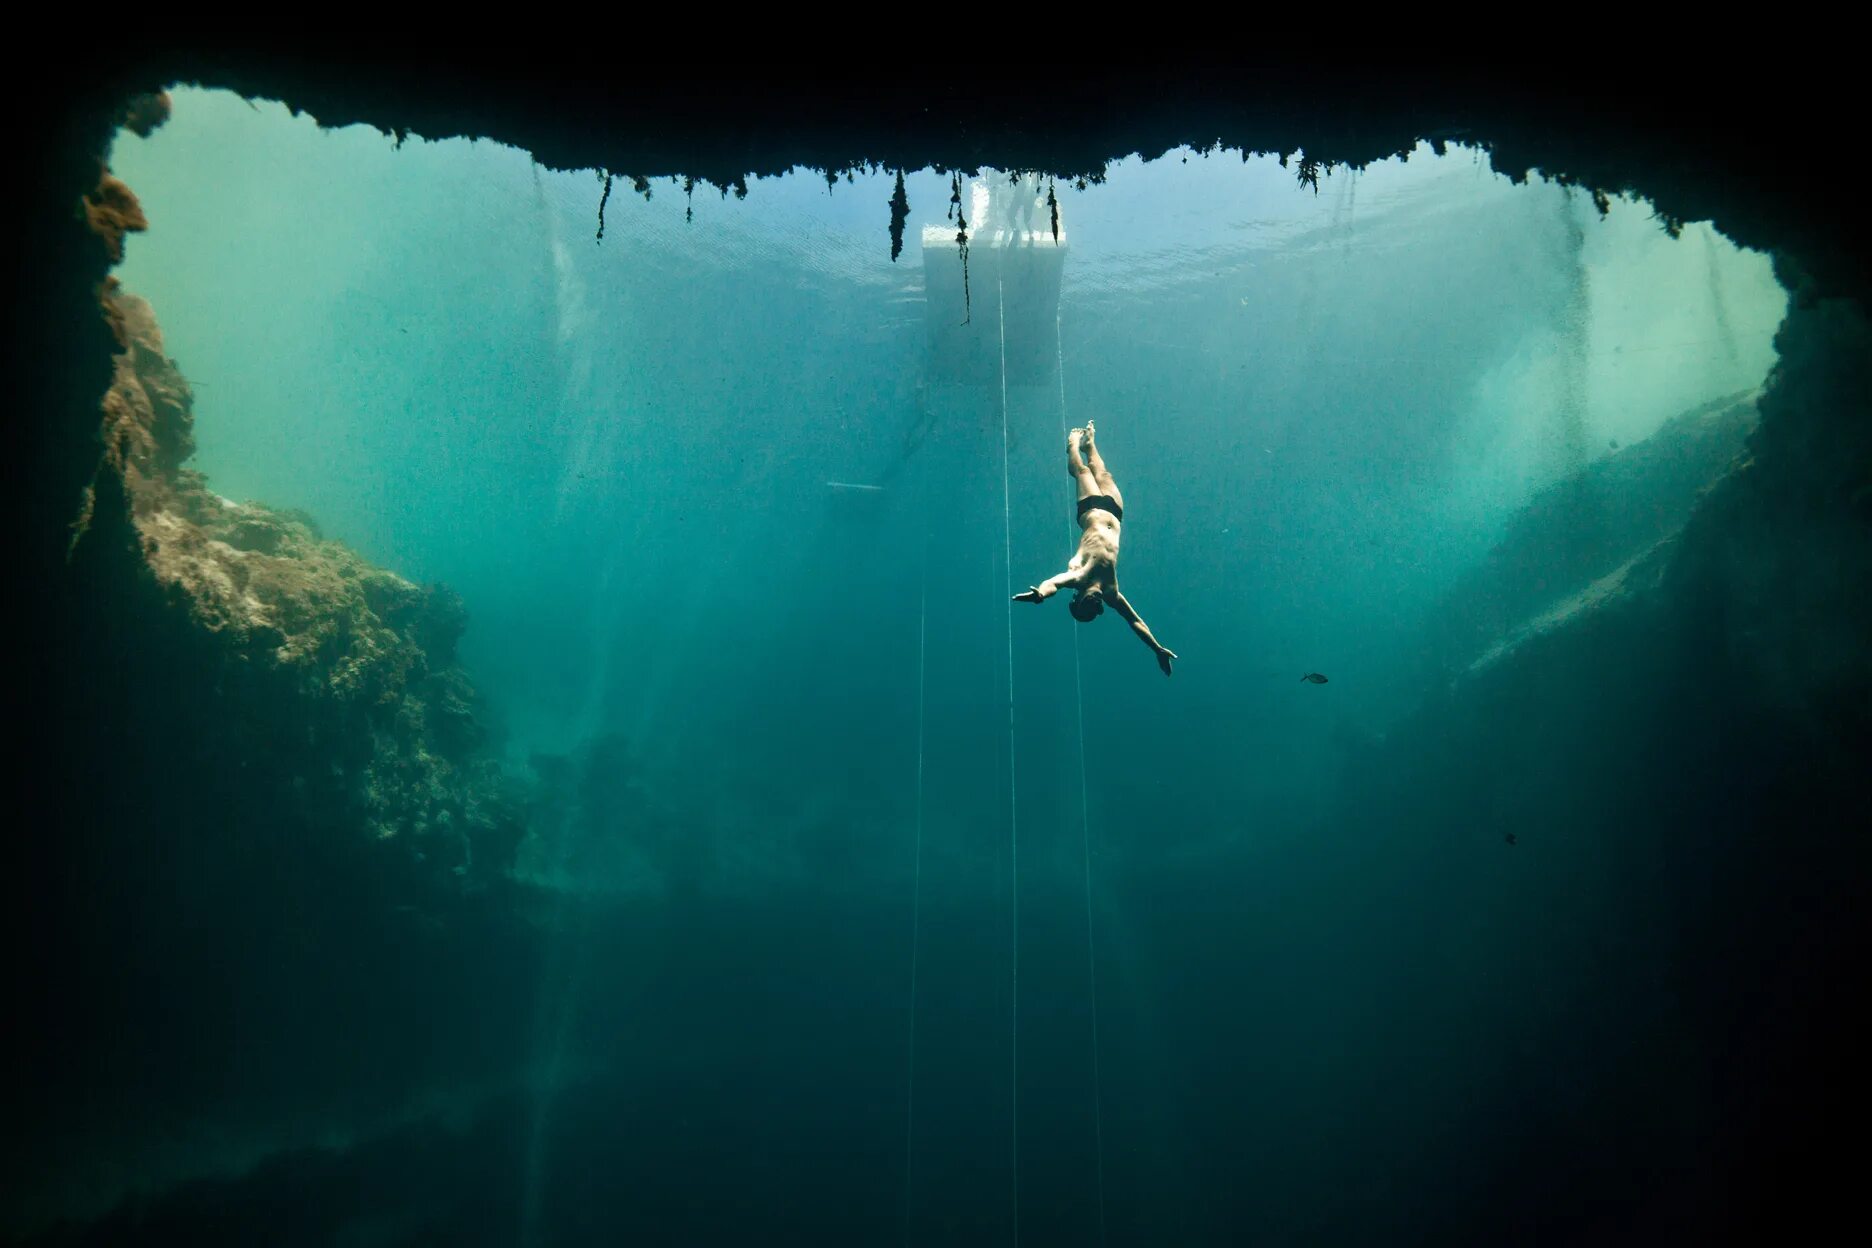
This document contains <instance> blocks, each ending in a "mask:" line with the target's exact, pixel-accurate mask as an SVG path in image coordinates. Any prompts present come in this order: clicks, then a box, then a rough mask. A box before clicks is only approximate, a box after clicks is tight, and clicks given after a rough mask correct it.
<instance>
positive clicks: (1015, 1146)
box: [995, 265, 1020, 1248]
mask: <svg viewBox="0 0 1872 1248" xmlns="http://www.w3.org/2000/svg"><path fill="white" fill-rule="evenodd" d="M995 305H996V317H995V319H996V321H997V322H998V324H999V328H1000V336H1001V543H1002V559H1003V565H1002V566H1003V568H1004V570H1005V571H1006V573H1007V599H1006V602H1007V608H1006V609H1007V674H1008V678H1007V711H1008V896H1009V899H1010V910H1011V912H1012V920H1011V921H1012V933H1011V939H1010V949H1011V954H1010V970H1009V974H1008V997H1009V1000H1008V1055H1009V1056H1008V1103H1009V1113H1008V1124H1009V1126H1008V1134H1009V1141H1008V1150H1009V1153H1010V1155H1011V1156H1012V1157H1013V1170H1014V1248H1020V813H1019V807H1018V806H1017V805H1016V802H1015V775H1014V511H1013V506H1012V504H1011V503H1010V501H1009V499H1010V497H1011V496H1010V495H1009V493H1008V403H1007V300H1006V297H1005V296H1004V295H1003V293H1002V289H1001V272H1000V267H999V266H998V265H997V266H996V270H995Z"/></svg>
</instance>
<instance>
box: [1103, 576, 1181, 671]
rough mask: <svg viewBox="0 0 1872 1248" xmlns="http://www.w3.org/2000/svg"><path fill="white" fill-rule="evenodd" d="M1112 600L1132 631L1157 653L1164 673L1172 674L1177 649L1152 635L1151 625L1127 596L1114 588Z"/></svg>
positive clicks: (1158, 664)
mask: <svg viewBox="0 0 1872 1248" xmlns="http://www.w3.org/2000/svg"><path fill="white" fill-rule="evenodd" d="M1111 600H1112V606H1113V607H1115V608H1116V609H1117V611H1118V614H1119V615H1122V616H1123V617H1124V618H1125V622H1126V623H1128V624H1130V625H1131V631H1132V632H1134V633H1136V634H1137V635H1138V639H1139V640H1140V641H1142V642H1143V643H1144V644H1145V645H1147V646H1149V647H1150V648H1151V650H1152V651H1153V652H1155V653H1156V655H1157V666H1158V667H1161V668H1163V674H1164V675H1166V676H1168V675H1169V674H1170V663H1171V661H1172V660H1173V659H1175V658H1176V657H1177V656H1176V651H1174V650H1172V649H1171V648H1170V647H1169V646H1166V645H1164V644H1163V643H1162V642H1161V641H1158V640H1157V638H1156V637H1155V636H1153V635H1152V633H1151V631H1150V625H1148V624H1146V623H1145V622H1144V618H1143V617H1142V616H1140V615H1139V614H1138V613H1137V610H1136V608H1134V607H1133V606H1132V605H1131V604H1130V603H1129V602H1126V601H1125V596H1124V595H1123V594H1121V593H1119V592H1118V591H1117V590H1115V589H1114V590H1113V591H1112V593H1111Z"/></svg>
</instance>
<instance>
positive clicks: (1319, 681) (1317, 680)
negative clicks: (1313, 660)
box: [1300, 672, 1326, 685]
mask: <svg viewBox="0 0 1872 1248" xmlns="http://www.w3.org/2000/svg"><path fill="white" fill-rule="evenodd" d="M1300 679H1301V680H1305V681H1311V682H1312V683H1313V684H1316V685H1323V684H1325V683H1326V678H1325V677H1324V676H1322V675H1320V674H1319V673H1318V672H1308V673H1307V674H1306V675H1304V676H1302V677H1301V678H1300Z"/></svg>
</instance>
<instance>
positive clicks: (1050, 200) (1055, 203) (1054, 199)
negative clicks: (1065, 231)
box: [1047, 178, 1059, 243]
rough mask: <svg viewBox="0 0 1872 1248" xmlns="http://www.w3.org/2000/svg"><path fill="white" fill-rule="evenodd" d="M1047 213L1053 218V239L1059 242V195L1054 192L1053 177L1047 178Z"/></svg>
mask: <svg viewBox="0 0 1872 1248" xmlns="http://www.w3.org/2000/svg"><path fill="white" fill-rule="evenodd" d="M1047 215H1048V216H1050V217H1051V218H1052V219H1053V241H1054V242H1056V243H1057V242H1059V197H1058V196H1056V195H1054V194H1053V179H1052V178H1048V179H1047Z"/></svg>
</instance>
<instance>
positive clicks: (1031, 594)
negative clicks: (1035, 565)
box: [1014, 585, 1046, 602]
mask: <svg viewBox="0 0 1872 1248" xmlns="http://www.w3.org/2000/svg"><path fill="white" fill-rule="evenodd" d="M1014 601H1015V602H1045V601H1046V595H1045V594H1044V593H1042V592H1041V590H1040V587H1039V586H1038V585H1029V586H1028V587H1027V588H1026V590H1025V591H1024V592H1022V593H1018V594H1015V595H1014Z"/></svg>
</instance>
